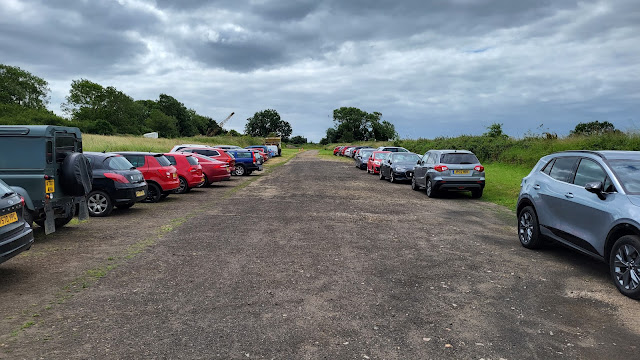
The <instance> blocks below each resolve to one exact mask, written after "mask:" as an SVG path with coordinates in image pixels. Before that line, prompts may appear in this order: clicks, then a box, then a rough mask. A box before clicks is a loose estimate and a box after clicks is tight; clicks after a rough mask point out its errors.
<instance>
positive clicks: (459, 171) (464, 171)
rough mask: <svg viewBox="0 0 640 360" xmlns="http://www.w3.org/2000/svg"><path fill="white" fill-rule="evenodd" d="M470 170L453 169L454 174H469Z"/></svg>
mask: <svg viewBox="0 0 640 360" xmlns="http://www.w3.org/2000/svg"><path fill="white" fill-rule="evenodd" d="M468 174H469V170H453V175H468Z"/></svg>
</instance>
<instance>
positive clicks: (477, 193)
mask: <svg viewBox="0 0 640 360" xmlns="http://www.w3.org/2000/svg"><path fill="white" fill-rule="evenodd" d="M482 190H483V189H478V190H471V197H472V198H474V199H480V198H481V197H482Z"/></svg>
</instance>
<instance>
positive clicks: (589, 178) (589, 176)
mask: <svg viewBox="0 0 640 360" xmlns="http://www.w3.org/2000/svg"><path fill="white" fill-rule="evenodd" d="M606 179H607V173H606V172H605V171H604V169H602V167H601V166H600V165H599V164H598V163H597V162H595V161H593V160H590V159H581V160H580V165H578V170H576V177H575V179H574V180H573V183H574V184H575V185H578V186H585V185H586V184H587V183H591V182H599V183H603V184H604V182H605V180H606Z"/></svg>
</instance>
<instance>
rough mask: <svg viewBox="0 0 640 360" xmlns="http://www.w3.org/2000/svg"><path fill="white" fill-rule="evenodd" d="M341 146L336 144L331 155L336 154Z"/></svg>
mask: <svg viewBox="0 0 640 360" xmlns="http://www.w3.org/2000/svg"><path fill="white" fill-rule="evenodd" d="M341 148H342V146H336V147H335V148H333V155H335V156H338V152H339V151H340V150H342V149H341Z"/></svg>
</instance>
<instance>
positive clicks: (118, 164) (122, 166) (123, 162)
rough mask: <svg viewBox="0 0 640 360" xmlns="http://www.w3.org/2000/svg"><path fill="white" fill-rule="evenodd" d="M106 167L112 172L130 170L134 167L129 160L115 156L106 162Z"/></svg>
mask: <svg viewBox="0 0 640 360" xmlns="http://www.w3.org/2000/svg"><path fill="white" fill-rule="evenodd" d="M104 165H105V167H106V168H107V169H112V170H128V169H131V168H132V167H133V165H131V163H130V162H129V160H127V159H125V158H124V157H122V156H113V157H110V158H106V159H105V160H104Z"/></svg>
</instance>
